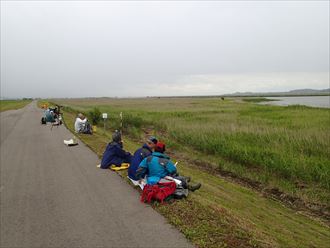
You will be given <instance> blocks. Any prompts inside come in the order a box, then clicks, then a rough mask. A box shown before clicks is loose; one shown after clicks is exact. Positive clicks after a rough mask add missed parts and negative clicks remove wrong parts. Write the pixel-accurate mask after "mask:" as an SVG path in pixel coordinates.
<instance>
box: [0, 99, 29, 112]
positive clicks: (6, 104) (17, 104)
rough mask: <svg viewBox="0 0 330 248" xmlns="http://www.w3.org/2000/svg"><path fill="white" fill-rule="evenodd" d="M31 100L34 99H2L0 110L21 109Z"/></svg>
mask: <svg viewBox="0 0 330 248" xmlns="http://www.w3.org/2000/svg"><path fill="white" fill-rule="evenodd" d="M30 102H32V100H0V112H2V111H7V110H12V109H20V108H23V107H25V106H26V105H27V104H29V103H30Z"/></svg>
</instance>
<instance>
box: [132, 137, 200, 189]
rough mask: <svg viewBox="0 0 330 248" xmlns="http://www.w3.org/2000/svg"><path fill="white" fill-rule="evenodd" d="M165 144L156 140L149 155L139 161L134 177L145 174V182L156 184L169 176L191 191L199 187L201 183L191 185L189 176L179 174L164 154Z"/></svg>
mask: <svg viewBox="0 0 330 248" xmlns="http://www.w3.org/2000/svg"><path fill="white" fill-rule="evenodd" d="M164 152H165V144H164V143H162V142H157V144H156V146H155V151H154V152H153V153H152V154H151V156H149V157H147V158H145V159H143V160H142V162H141V163H140V165H139V167H138V169H137V171H136V175H135V176H136V178H137V179H138V180H140V179H142V178H144V177H145V176H147V184H150V185H154V184H157V183H158V182H159V181H160V180H161V179H162V178H164V177H166V176H171V177H173V178H175V179H178V180H180V181H181V182H182V187H184V188H187V189H189V190H191V191H195V190H197V189H199V188H200V187H201V186H202V185H201V184H200V183H197V184H194V185H191V184H189V181H190V178H189V177H183V176H179V174H178V173H177V170H176V166H175V164H174V163H173V162H172V161H171V160H170V157H169V156H167V155H166V154H164Z"/></svg>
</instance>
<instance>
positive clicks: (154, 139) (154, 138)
mask: <svg viewBox="0 0 330 248" xmlns="http://www.w3.org/2000/svg"><path fill="white" fill-rule="evenodd" d="M147 142H148V143H154V144H155V145H156V144H157V142H158V140H157V139H156V137H155V136H150V137H149V138H148V139H147Z"/></svg>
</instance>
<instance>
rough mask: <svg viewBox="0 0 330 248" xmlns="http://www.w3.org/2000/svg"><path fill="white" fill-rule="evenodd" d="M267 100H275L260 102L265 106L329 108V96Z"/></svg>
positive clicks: (273, 98)
mask: <svg viewBox="0 0 330 248" xmlns="http://www.w3.org/2000/svg"><path fill="white" fill-rule="evenodd" d="M266 98H267V99H272V100H277V101H270V102H261V103H260V104H265V105H277V106H288V105H305V106H310V107H318V108H330V96H290V97H266Z"/></svg>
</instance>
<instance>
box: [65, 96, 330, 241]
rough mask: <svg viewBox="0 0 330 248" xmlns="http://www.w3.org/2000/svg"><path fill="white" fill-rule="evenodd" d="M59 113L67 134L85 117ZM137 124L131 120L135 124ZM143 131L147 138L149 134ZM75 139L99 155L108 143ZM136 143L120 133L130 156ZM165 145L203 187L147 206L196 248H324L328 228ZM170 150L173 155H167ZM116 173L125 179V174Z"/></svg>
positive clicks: (101, 138)
mask: <svg viewBox="0 0 330 248" xmlns="http://www.w3.org/2000/svg"><path fill="white" fill-rule="evenodd" d="M59 103H61V104H62V102H59ZM72 107H73V108H72ZM64 110H65V113H64V120H65V123H66V125H67V127H68V128H69V129H70V130H71V131H73V123H74V119H75V115H76V112H77V111H82V112H85V111H86V108H83V107H78V108H75V106H74V105H71V107H70V108H66V109H64ZM68 110H69V111H68ZM131 118H132V120H134V118H133V117H131ZM132 120H131V121H132ZM138 121H139V119H138V118H137V119H136V120H135V122H136V123H137V122H138ZM141 128H142V129H143V128H144V127H141ZM143 130H144V131H145V133H148V134H152V130H146V129H143ZM164 135H165V133H164ZM137 136H138V135H137ZM78 137H79V138H80V139H81V140H82V141H83V142H85V143H86V144H87V145H88V146H89V147H90V148H91V149H92V150H94V151H95V152H96V153H97V154H98V155H99V156H100V155H102V153H103V151H104V149H105V146H106V144H107V143H108V142H109V140H110V137H111V132H103V130H102V128H99V130H98V131H97V132H96V133H95V134H94V135H92V136H90V135H78ZM165 138H166V137H165ZM138 140H139V139H138V138H137V137H136V138H134V132H133V135H132V133H131V134H130V136H125V133H124V141H125V143H124V145H125V148H126V149H127V150H129V151H131V152H133V151H134V150H135V149H136V148H137V147H138V146H139V145H141V143H140V142H138ZM167 141H168V142H167V143H168V144H169V147H170V149H169V152H170V154H171V156H172V158H173V159H174V160H179V162H180V163H179V167H178V168H179V171H180V173H182V174H183V175H189V176H192V178H193V179H194V180H195V181H199V182H201V183H202V184H203V186H202V188H201V189H200V190H199V191H196V192H194V193H191V194H190V195H189V197H188V199H186V200H181V201H175V202H172V203H169V204H165V205H158V204H154V205H153V207H154V208H155V209H156V210H157V211H158V212H160V213H162V214H163V215H164V216H165V217H166V218H167V219H168V220H169V222H170V223H172V224H173V225H175V226H176V227H177V228H178V229H180V230H181V231H182V232H183V233H184V234H185V236H186V237H187V238H188V239H190V240H191V241H192V242H193V243H194V244H196V245H197V246H199V247H326V245H327V244H328V243H329V242H330V238H329V237H330V232H329V227H328V226H326V225H325V224H322V223H321V222H319V221H316V220H313V219H311V218H309V217H306V216H304V215H301V214H299V213H297V212H296V211H293V210H291V209H288V208H286V207H285V206H283V205H282V204H281V203H279V202H277V201H273V200H271V199H267V198H264V197H262V196H261V194H260V193H259V192H256V191H254V190H251V189H248V188H245V187H242V186H241V185H238V184H236V183H233V182H230V181H228V180H225V179H224V178H221V177H219V176H218V175H216V174H212V173H209V172H208V171H206V170H201V168H200V167H199V166H196V163H190V162H189V160H185V159H184V158H187V157H190V158H193V154H191V149H188V151H187V150H185V147H182V146H180V143H176V142H174V141H172V143H171V142H170V141H171V139H168V140H167ZM173 150H178V152H177V153H173V152H172V151H173ZM198 155H201V156H198ZM196 156H197V157H198V159H199V161H203V160H204V159H206V160H207V158H205V157H209V156H208V155H204V157H203V155H202V154H198V151H197V153H196ZM91 166H92V165H91ZM111 173H112V172H111ZM121 174H122V175H123V176H124V177H125V173H121Z"/></svg>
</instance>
